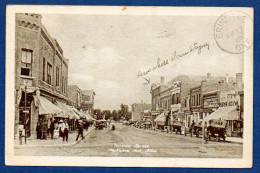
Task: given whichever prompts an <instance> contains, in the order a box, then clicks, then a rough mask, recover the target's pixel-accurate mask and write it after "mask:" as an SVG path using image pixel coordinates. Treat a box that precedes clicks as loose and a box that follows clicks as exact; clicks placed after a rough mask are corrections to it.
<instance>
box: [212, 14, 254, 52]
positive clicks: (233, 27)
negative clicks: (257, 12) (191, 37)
mask: <svg viewBox="0 0 260 173" xmlns="http://www.w3.org/2000/svg"><path fill="white" fill-rule="evenodd" d="M252 31H253V20H252V19H251V18H250V17H249V16H248V15H247V14H246V13H243V12H240V11H230V12H227V13H224V14H223V15H221V16H220V17H219V18H218V19H217V21H216V23H215V27H214V36H215V40H216V42H217V44H218V46H219V47H220V48H221V49H222V50H224V51H226V52H229V53H233V54H238V53H243V52H245V51H246V50H248V49H249V48H250V47H251V46H252V44H253V34H252Z"/></svg>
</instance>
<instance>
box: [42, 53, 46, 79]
mask: <svg viewBox="0 0 260 173" xmlns="http://www.w3.org/2000/svg"><path fill="white" fill-rule="evenodd" d="M42 73H43V74H42V80H43V81H45V58H43V62H42Z"/></svg>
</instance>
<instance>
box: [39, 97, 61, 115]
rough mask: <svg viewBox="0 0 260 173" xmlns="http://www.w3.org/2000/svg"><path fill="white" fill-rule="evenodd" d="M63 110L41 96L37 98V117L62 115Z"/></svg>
mask: <svg viewBox="0 0 260 173" xmlns="http://www.w3.org/2000/svg"><path fill="white" fill-rule="evenodd" d="M62 112H63V110H62V109H60V108H59V107H57V106H56V105H54V104H53V103H52V102H50V101H49V100H48V99H46V98H45V97H43V96H40V97H39V115H51V114H54V115H57V114H60V113H62Z"/></svg>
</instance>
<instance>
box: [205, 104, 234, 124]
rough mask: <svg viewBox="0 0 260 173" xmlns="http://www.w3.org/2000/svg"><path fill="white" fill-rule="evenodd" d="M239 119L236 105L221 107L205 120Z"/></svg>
mask: <svg viewBox="0 0 260 173" xmlns="http://www.w3.org/2000/svg"><path fill="white" fill-rule="evenodd" d="M213 119H215V120H218V119H221V120H238V119H239V113H238V111H237V107H236V106H226V107H220V108H218V109H217V110H216V111H215V112H213V113H212V114H210V115H209V116H207V117H206V118H205V121H209V120H213Z"/></svg>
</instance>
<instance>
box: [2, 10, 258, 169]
mask: <svg viewBox="0 0 260 173" xmlns="http://www.w3.org/2000/svg"><path fill="white" fill-rule="evenodd" d="M6 11H7V13H6V16H7V18H6V97H5V98H6V107H5V108H6V109H5V120H6V121H5V130H6V131H5V164H6V165H21V166H108V167H201V168H251V167H252V160H253V158H252V157H253V23H254V16H253V9H252V8H229V7H225V8H223V7H222V8H219V7H120V6H36V5H35V6H34V5H32V6H25V5H9V6H7V8H6Z"/></svg>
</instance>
